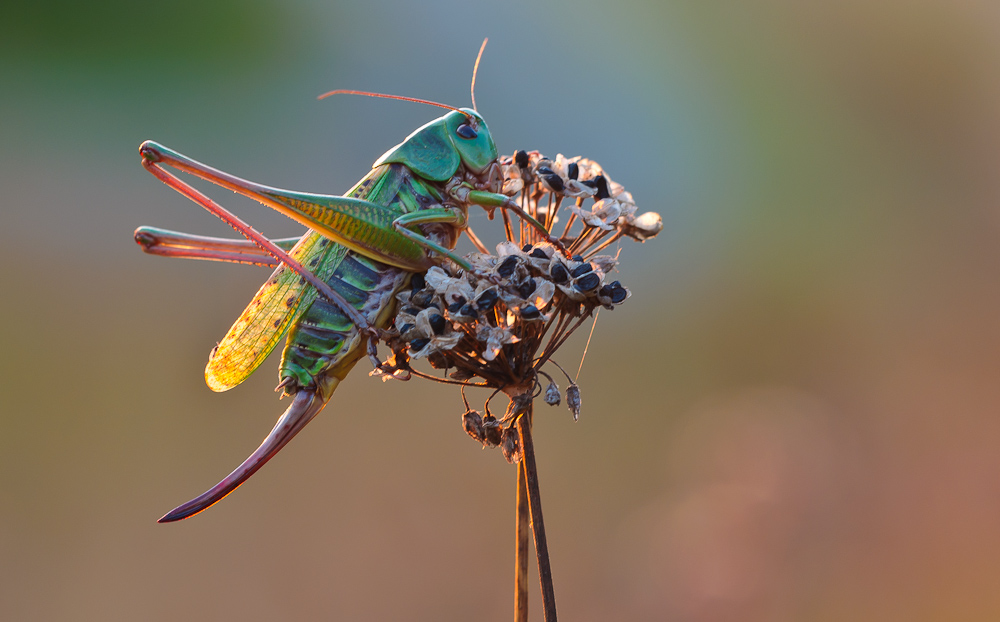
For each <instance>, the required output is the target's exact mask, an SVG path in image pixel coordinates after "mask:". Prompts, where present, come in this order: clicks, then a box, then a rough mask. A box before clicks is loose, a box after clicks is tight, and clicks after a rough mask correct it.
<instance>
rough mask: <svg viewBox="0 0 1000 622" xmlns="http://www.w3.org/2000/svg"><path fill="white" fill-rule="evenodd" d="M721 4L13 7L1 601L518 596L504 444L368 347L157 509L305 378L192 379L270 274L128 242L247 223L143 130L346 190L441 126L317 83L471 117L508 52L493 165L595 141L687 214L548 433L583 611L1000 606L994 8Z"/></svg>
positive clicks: (5, 91) (562, 597) (223, 602)
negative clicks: (372, 374)
mask: <svg viewBox="0 0 1000 622" xmlns="http://www.w3.org/2000/svg"><path fill="white" fill-rule="evenodd" d="M725 4H726V5H727V6H721V5H719V4H718V3H705V2H702V3H688V2H670V3H666V2H654V1H651V0H645V1H643V0H620V1H617V2H613V3H607V2H594V1H592V0H582V1H574V2H569V1H564V2H535V1H531V2H527V1H521V0H514V1H512V2H502V3H491V4H489V5H482V6H479V5H471V4H470V3H463V2H447V1H437V2H425V3H413V4H412V5H411V3H405V2H391V1H371V2H366V3H358V2H341V3H337V2H319V1H315V0H313V1H310V0H299V1H297V2H277V1H265V0H253V1H250V2H236V1H235V0H224V1H221V2H216V3H205V2H200V1H199V2H195V1H193V0H176V1H175V2H171V3H166V4H164V3H156V4H153V3H137V2H130V1H126V0H115V1H107V0H106V1H103V2H96V3H77V2H70V1H68V0H36V1H34V2H30V3H29V2H13V3H6V4H5V6H4V11H3V13H4V17H3V19H2V20H0V189H2V193H0V236H2V240H3V243H2V244H0V259H2V260H3V264H4V266H5V268H4V269H3V270H2V272H0V291H2V292H3V294H2V296H3V305H2V309H3V310H2V311H0V318H2V322H0V346H2V348H0V371H2V373H0V389H2V390H0V394H2V396H3V398H2V401H0V425H2V433H0V617H2V618H3V619H7V620H20V619H34V620H44V619H48V620H57V619H73V620H90V619H93V620H166V619H176V618H178V617H183V618H186V619H193V620H217V619H232V618H236V617H237V616H238V617H240V618H242V619H247V620H266V619H288V620H292V619H317V618H320V617H327V618H337V619H349V620H389V619H399V620H403V619H405V620H451V619H477V620H507V619H510V616H511V610H512V591H513V578H512V571H513V563H514V562H513V552H514V551H513V544H514V543H513V527H514V525H513V522H514V492H515V469H514V468H513V467H512V466H510V465H508V464H507V463H506V462H504V461H503V459H502V457H501V455H500V454H499V452H495V451H483V450H481V449H480V448H479V447H478V446H477V445H476V444H475V443H474V442H473V441H471V440H470V439H469V438H467V437H466V436H465V434H464V433H463V432H462V430H461V426H460V415H461V414H462V412H463V410H464V408H463V406H462V402H461V399H460V397H459V394H458V392H457V391H455V390H453V389H451V388H449V387H441V386H437V385H430V384H428V383H423V382H420V381H416V382H411V383H408V384H403V383H387V384H383V383H381V382H379V381H378V380H375V379H372V378H368V377H366V376H365V373H364V372H363V371H361V369H360V367H363V365H362V366H359V370H358V371H356V372H355V373H354V374H353V377H351V378H350V379H349V381H348V382H346V383H345V384H344V385H343V386H342V387H341V389H340V390H339V391H338V392H337V394H336V395H335V396H334V399H333V401H332V402H331V404H330V406H329V407H328V408H327V409H326V411H325V412H324V413H323V414H322V415H321V416H320V417H319V418H317V420H316V421H315V422H313V423H312V425H310V426H309V428H308V429H307V430H306V431H305V432H304V433H303V434H301V435H300V436H299V437H298V438H297V439H296V440H295V441H294V442H293V443H291V445H290V446H289V447H288V448H286V449H285V450H284V451H283V452H282V453H281V454H280V456H279V457H278V458H276V459H275V460H274V461H272V462H271V463H270V464H269V465H268V466H267V467H266V468H264V469H263V470H262V471H261V472H260V473H258V474H257V475H256V476H255V477H254V478H253V479H252V480H251V481H250V483H249V484H248V485H246V486H245V487H243V488H242V489H240V490H239V491H237V492H236V493H235V494H233V495H232V496H230V497H229V498H227V499H226V500H225V501H224V502H223V503H220V504H219V505H218V506H216V507H214V508H212V509H211V510H210V511H208V512H206V513H204V514H202V515H199V516H197V517H195V518H194V519H192V520H188V521H185V522H183V523H180V524H173V525H158V524H156V522H155V521H156V519H157V518H158V517H159V516H161V515H162V514H163V513H164V512H166V511H167V510H169V509H171V508H172V507H174V506H175V505H177V504H179V503H181V502H183V501H186V500H187V499H189V498H191V497H193V496H195V495H196V494H198V493H200V492H202V491H203V490H205V489H206V488H208V487H209V486H210V485H211V484H214V483H215V482H216V481H217V480H218V479H220V478H221V477H222V476H223V475H225V474H226V473H228V472H229V470H230V469H232V468H233V467H234V466H236V465H237V464H238V463H239V462H240V461H241V460H242V459H243V458H244V457H245V456H246V455H248V454H249V452H250V451H251V450H252V449H253V448H254V447H256V445H257V443H258V442H259V441H260V439H261V438H262V437H263V436H264V434H265V433H266V432H267V431H268V430H269V429H270V427H271V425H272V424H273V421H274V419H275V418H276V417H277V416H278V414H280V412H281V411H282V410H283V408H284V407H285V404H286V402H279V401H278V399H277V397H276V396H275V394H274V393H272V391H271V389H272V388H273V386H274V384H275V382H276V374H275V371H274V370H275V369H276V367H277V358H272V359H271V360H270V361H268V362H267V363H265V364H264V366H263V367H262V369H261V371H260V372H258V374H256V375H255V376H254V377H252V378H251V379H250V380H249V381H248V382H246V383H245V384H244V385H243V386H241V387H240V388H239V389H238V390H234V391H232V392H229V393H225V394H213V393H212V392H211V391H209V390H208V388H207V387H206V386H205V384H204V381H203V377H202V369H203V366H204V364H205V361H206V359H207V355H208V352H209V350H210V349H211V347H212V346H213V345H214V344H215V342H216V341H218V340H219V339H220V338H221V337H222V336H223V335H224V334H225V331H226V330H227V329H228V327H229V325H230V323H231V322H232V321H233V320H234V319H235V318H236V316H237V315H238V314H239V312H240V311H241V310H242V309H243V307H244V305H245V304H246V303H247V302H248V301H249V299H250V298H251V296H252V295H253V293H254V292H255V291H256V289H257V287H258V286H259V284H260V283H261V282H262V280H263V279H264V278H266V275H267V274H268V271H267V270H264V269H254V268H247V267H240V266H233V265H223V264H211V263H206V262H192V261H180V260H167V259H163V258H157V257H150V256H146V255H143V254H142V253H141V252H140V250H139V249H138V247H137V246H136V245H135V243H134V242H133V241H132V232H133V230H134V229H135V228H136V227H137V226H139V225H157V226H162V227H168V228H174V229H181V230H185V231H191V232H199V233H204V234H210V235H228V234H229V233H230V232H229V231H228V230H227V228H226V227H225V225H223V224H221V223H219V222H217V221H215V220H214V219H213V217H211V216H210V215H208V214H207V213H206V212H204V211H203V210H201V209H200V208H199V207H197V206H196V205H195V204H194V203H191V202H190V201H188V200H186V199H184V198H183V197H181V196H180V195H179V194H177V193H175V192H173V191H172V190H170V189H168V188H167V187H166V186H164V185H163V184H161V183H160V182H159V181H157V180H156V179H154V178H153V177H152V176H150V175H149V174H148V173H146V172H145V171H143V170H142V168H141V166H140V164H139V156H138V153H137V147H138V145H139V143H140V142H141V141H142V140H144V139H155V140H157V141H159V142H161V143H163V144H165V145H167V146H170V147H172V148H174V149H177V150H179V151H181V152H182V153H185V154H188V155H190V156H192V157H194V158H196V159H198V160H201V161H203V162H206V163H209V164H211V165H213V166H216V167H218V168H221V169H223V170H226V171H229V172H232V173H234V174H237V175H240V176H243V177H246V178H249V179H253V180H256V181H259V182H262V183H267V184H271V185H276V186H280V187H286V188H293V189H300V190H308V191H317V192H337V193H339V192H343V191H345V190H346V189H347V188H349V187H350V186H351V185H352V184H353V183H354V182H355V181H356V180H357V179H359V178H360V177H361V176H362V175H364V173H365V172H366V171H367V170H368V169H369V167H370V165H371V163H372V162H373V161H374V160H375V159H376V158H377V157H378V156H379V155H380V154H381V153H382V152H383V151H385V150H386V149H387V148H389V147H391V146H392V145H394V144H396V143H397V142H399V141H400V140H401V139H402V138H403V137H405V136H406V135H407V134H408V133H409V132H410V131H411V130H413V129H414V128H416V127H417V126H418V125H420V124H422V123H424V122H426V121H428V120H430V119H432V118H434V117H436V116H438V114H439V113H438V111H436V110H435V109H432V108H428V107H426V106H420V105H416V104H406V103H402V102H391V101H385V100H373V99H368V98H358V97H353V98H352V97H349V96H343V97H337V98H332V99H328V100H324V101H322V102H318V101H317V100H316V96H317V95H318V94H320V93H323V92H325V91H327V90H330V89H334V88H354V89H368V90H377V91H382V92H388V93H394V94H402V95H409V96H414V97H423V98H429V99H434V100H438V101H442V102H445V103H449V104H454V105H468V103H469V95H468V91H469V80H470V77H471V72H472V64H473V61H474V59H475V54H476V51H477V49H478V47H479V44H480V42H481V41H482V39H483V37H486V36H488V37H490V43H489V46H488V47H487V49H486V53H485V56H484V58H483V63H482V66H481V67H480V72H479V81H478V85H477V87H478V88H477V101H478V103H479V110H480V112H481V113H482V114H483V115H484V117H485V118H486V119H487V120H488V122H489V124H490V129H491V130H492V133H493V135H494V137H495V138H496V141H497V143H498V146H499V148H500V150H501V152H502V153H508V154H509V153H511V152H513V150H515V149H519V148H523V149H539V150H541V151H542V152H544V153H546V154H550V155H555V154H556V153H558V152H562V153H564V154H566V155H577V154H579V155H585V156H588V157H592V158H594V159H596V160H598V161H599V162H601V163H602V164H603V165H604V167H605V168H606V169H607V170H608V171H609V173H610V174H611V175H612V176H613V177H614V179H615V180H617V181H620V182H621V183H623V184H624V185H625V186H626V187H627V188H628V189H629V190H631V191H632V193H633V194H634V196H635V198H636V201H637V203H638V204H639V208H640V211H645V210H656V211H659V212H661V213H662V214H663V217H664V221H665V225H666V227H665V230H664V232H663V234H661V235H660V236H659V238H657V239H655V240H653V241H651V242H648V243H646V244H644V245H641V246H639V245H626V248H625V250H624V253H623V265H622V267H621V274H620V278H621V280H622V281H623V282H624V283H625V284H626V285H628V286H629V287H630V288H631V289H632V291H633V297H632V299H631V300H629V302H628V303H627V304H626V305H624V306H623V307H622V308H620V309H618V310H616V311H615V312H614V313H602V314H601V317H600V321H599V322H598V325H597V330H596V332H595V335H594V340H593V343H592V344H591V346H590V352H589V354H588V357H587V359H586V362H585V364H584V366H583V371H582V373H581V375H580V383H581V386H582V390H583V413H582V416H581V418H580V421H579V422H578V423H575V424H574V423H573V422H572V419H571V417H570V414H569V412H568V411H567V410H566V408H565V407H564V406H561V407H558V408H551V409H550V408H548V407H545V406H544V405H543V406H541V408H542V410H540V411H539V413H538V416H537V418H536V432H535V436H536V448H537V452H538V463H539V469H540V473H539V476H540V482H541V491H542V500H543V504H544V508H545V519H546V526H547V531H548V534H549V548H550V552H551V555H552V564H553V571H554V576H555V590H556V597H557V602H558V606H559V611H560V614H561V615H562V617H563V618H564V619H567V620H594V621H596V620H667V619H669V620H844V619H851V620H890V619H906V620H958V619H961V620H995V619H997V618H998V617H1000V589H998V588H1000V451H998V447H1000V416H998V415H1000V279H998V276H997V275H998V271H1000V174H998V173H997V165H998V162H1000V5H998V4H997V3H996V2H989V1H986V0H978V1H977V0H968V1H960V2H954V1H945V0H911V1H909V2H902V1H893V2H879V3H872V2H864V1H861V0H846V1H839V2H821V3H805V4H804V3H799V2H792V1H790V0H763V1H761V2H755V3H725ZM213 196H215V197H216V198H217V199H219V200H221V201H222V202H224V203H225V204H226V205H228V206H230V207H233V208H234V209H236V210H237V211H238V212H239V213H240V214H241V215H242V216H244V217H245V218H246V219H248V220H249V221H251V222H252V223H254V224H255V225H256V226H258V228H260V229H261V230H263V231H264V232H265V233H266V234H268V235H272V236H283V235H296V234H298V233H299V232H301V228H300V227H298V226H297V225H295V224H294V223H291V222H289V221H287V220H285V219H283V218H282V217H281V216H278V215H275V214H273V213H269V211H268V210H267V209H266V208H263V207H261V206H259V205H256V204H254V203H252V202H250V201H246V200H243V199H238V198H236V197H235V196H234V195H232V194H231V193H229V192H227V191H223V192H221V193H220V192H218V191H215V192H214V195H213ZM473 222H474V224H475V223H478V224H477V228H478V229H480V230H481V231H482V230H484V228H486V227H487V225H486V224H485V220H484V219H483V217H482V215H481V214H478V215H477V216H476V219H475V220H474V221H473ZM493 226H495V225H493ZM585 340H586V331H585V330H582V331H580V332H579V333H578V334H577V335H576V337H575V340H574V342H573V343H572V344H571V345H570V346H567V347H566V348H565V349H564V350H563V351H562V353H561V356H559V357H558V359H559V360H560V362H561V363H562V364H563V366H564V367H566V368H567V369H569V370H575V369H576V367H577V365H578V364H579V355H580V352H581V351H582V349H583V343H584V341H585ZM471 397H472V398H473V399H474V400H475V401H477V402H479V403H481V402H482V400H483V399H485V397H486V396H485V394H483V395H480V394H479V393H477V392H473V393H472V395H471ZM532 572H534V570H533V571H532ZM531 598H532V614H533V619H540V615H539V614H540V602H539V599H538V595H537V591H535V592H533V593H532V595H531Z"/></svg>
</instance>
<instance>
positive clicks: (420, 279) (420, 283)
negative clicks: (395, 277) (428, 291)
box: [410, 272, 427, 292]
mask: <svg viewBox="0 0 1000 622" xmlns="http://www.w3.org/2000/svg"><path fill="white" fill-rule="evenodd" d="M426 285H427V281H425V280H424V275H423V274H421V273H419V272H418V273H416V274H414V275H413V276H411V277H410V289H412V290H413V291H415V292H418V291H420V290H422V289H423V288H424V286H426Z"/></svg>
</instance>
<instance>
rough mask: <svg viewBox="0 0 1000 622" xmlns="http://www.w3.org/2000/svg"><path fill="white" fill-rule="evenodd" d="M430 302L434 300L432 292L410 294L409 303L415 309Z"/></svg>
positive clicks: (421, 291) (426, 290)
mask: <svg viewBox="0 0 1000 622" xmlns="http://www.w3.org/2000/svg"><path fill="white" fill-rule="evenodd" d="M432 300H434V292H433V291H431V290H429V289H422V290H420V291H414V292H411V293H410V302H411V303H412V304H413V306H415V307H426V306H427V305H428V304H429V303H430V302H431V301H432Z"/></svg>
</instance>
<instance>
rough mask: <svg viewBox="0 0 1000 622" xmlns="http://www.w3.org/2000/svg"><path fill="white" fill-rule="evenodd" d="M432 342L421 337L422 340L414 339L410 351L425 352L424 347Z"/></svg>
mask: <svg viewBox="0 0 1000 622" xmlns="http://www.w3.org/2000/svg"><path fill="white" fill-rule="evenodd" d="M430 342H431V340H430V339H427V338H425V337H421V338H420V339H414V340H413V341H411V342H410V349H411V350H413V351H414V352H419V351H420V350H423V349H424V346H426V345H427V344H429V343H430Z"/></svg>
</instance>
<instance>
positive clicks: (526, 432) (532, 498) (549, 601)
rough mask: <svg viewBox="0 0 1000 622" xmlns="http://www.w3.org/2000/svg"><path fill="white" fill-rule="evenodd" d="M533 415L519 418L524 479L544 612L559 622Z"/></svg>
mask: <svg viewBox="0 0 1000 622" xmlns="http://www.w3.org/2000/svg"><path fill="white" fill-rule="evenodd" d="M531 413H532V408H531V407H530V406H529V407H528V411H527V412H526V413H525V414H524V415H522V416H520V417H518V418H517V432H518V435H519V436H520V441H521V451H522V458H521V462H523V463H524V476H525V482H526V484H527V486H526V487H527V489H528V506H529V509H530V511H531V530H532V532H533V533H534V535H535V556H536V557H537V558H538V580H539V582H540V583H541V588H542V612H543V614H544V619H545V622H556V594H555V590H554V589H553V587H552V567H551V565H550V564H549V545H548V542H547V541H546V540H545V523H544V521H543V520H542V500H541V497H540V496H539V493H538V469H537V466H536V465H535V447H534V444H533V443H532V441H531Z"/></svg>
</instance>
